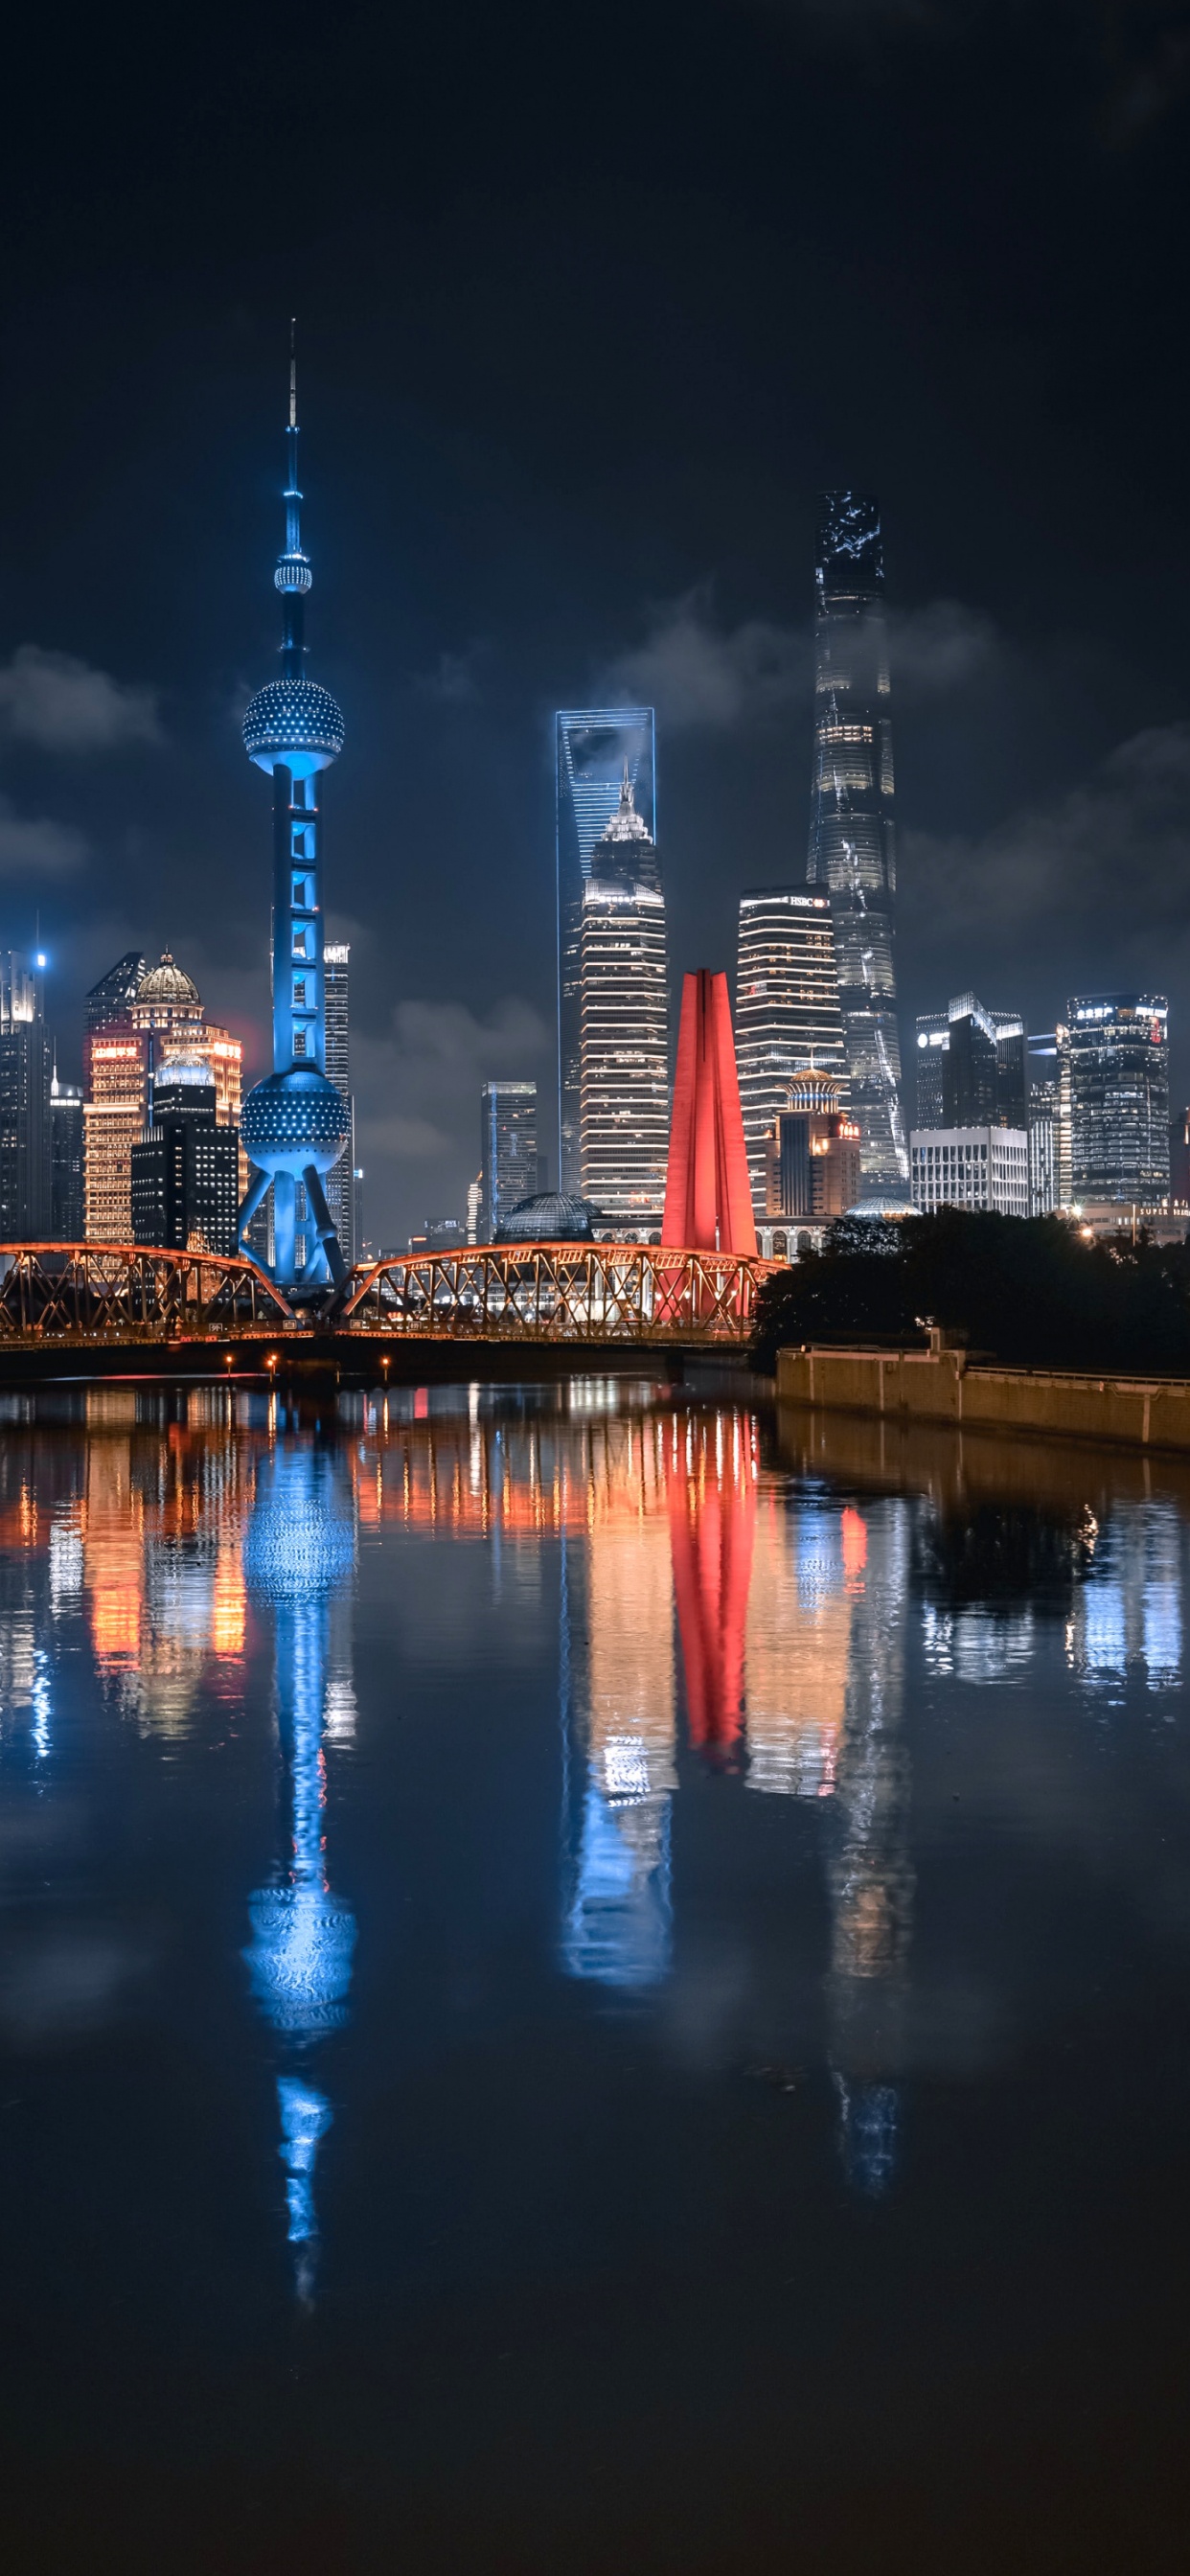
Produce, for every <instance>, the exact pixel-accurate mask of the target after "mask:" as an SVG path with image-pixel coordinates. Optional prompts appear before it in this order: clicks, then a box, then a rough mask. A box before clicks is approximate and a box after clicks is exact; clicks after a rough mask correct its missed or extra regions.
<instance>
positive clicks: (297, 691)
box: [239, 351, 349, 1294]
mask: <svg viewBox="0 0 1190 2576" xmlns="http://www.w3.org/2000/svg"><path fill="white" fill-rule="evenodd" d="M287 445H288V464H289V475H288V481H287V483H286V489H285V544H284V547H283V549H282V551H281V554H280V555H279V556H278V558H277V568H276V571H275V572H274V574H273V586H274V589H275V590H276V591H277V592H278V593H279V595H280V599H281V604H282V642H281V678H280V679H279V680H270V681H268V682H267V683H266V685H265V687H264V688H263V689H258V690H257V692H256V695H255V697H254V698H253V699H252V700H251V702H250V704H249V707H248V711H247V714H246V715H245V717H244V749H245V751H246V752H247V754H248V758H249V760H251V761H252V762H254V763H255V766H256V767H257V768H258V769H263V770H265V771H266V772H267V773H268V774H269V775H270V776H271V778H272V782H273V1070H272V1072H271V1074H268V1075H266V1077H265V1080H264V1081H263V1082H258V1083H256V1084H255V1086H254V1088H253V1089H252V1090H251V1091H250V1092H249V1094H248V1097H247V1099H246V1101H245V1102H244V1106H243V1112H242V1116H241V1121H240V1132H241V1134H242V1137H243V1141H244V1147H245V1150H246V1152H247V1154H248V1156H249V1159H250V1160H251V1162H252V1163H253V1165H254V1166H255V1172H254V1177H253V1180H252V1183H251V1186H250V1188H249V1190H248V1191H247V1194H246V1196H245V1198H244V1201H243V1204H242V1206H241V1208H240V1218H239V1240H240V1241H241V1242H245V1241H246V1239H247V1235H248V1228H249V1226H250V1225H251V1222H252V1219H253V1217H254V1216H255V1214H256V1211H257V1208H258V1207H259V1206H260V1205H261V1203H262V1201H263V1199H264V1197H265V1195H266V1193H267V1191H268V1188H269V1184H270V1182H271V1183H272V1197H273V1232H272V1241H273V1262H272V1268H273V1276H274V1277H275V1278H276V1280H277V1281H278V1283H279V1284H280V1286H282V1287H283V1288H285V1289H286V1290H287V1291H289V1292H290V1293H291V1294H292V1292H293V1291H294V1290H297V1291H299V1292H304V1291H306V1290H310V1289H314V1290H317V1289H319V1288H321V1287H323V1286H324V1285H325V1283H326V1281H327V1279H328V1277H329V1278H330V1279H332V1280H334V1282H335V1284H336V1286H338V1285H339V1284H341V1282H342V1281H343V1280H344V1278H345V1277H346V1273H347V1265H346V1263H345V1261H344V1259H343V1253H342V1249H341V1246H340V1243H339V1238H338V1235H337V1233H336V1232H335V1225H334V1220H333V1218H332V1216H331V1213H330V1210H329V1208H328V1206H327V1203H326V1193H325V1191H324V1189H323V1185H322V1184H323V1175H324V1174H325V1173H327V1172H330V1171H333V1169H334V1166H335V1164H336V1163H337V1162H338V1160H339V1157H340V1155H341V1153H342V1151H343V1148H344V1145H345V1144H346V1143H347V1141H348V1124H349V1122H348V1119H347V1116H346V1113H345V1111H344V1108H343V1103H342V1100H341V1099H340V1097H339V1094H338V1092H337V1090H336V1089H335V1086H334V1084H333V1083H332V1082H328V1080H327V1075H326V1016H325V1005H324V992H323V977H324V972H325V969H324V967H323V961H322V945H323V941H322V923H323V901H322V873H321V862H322V822H321V816H320V813H319V808H318V803H317V799H316V796H315V792H314V781H315V778H316V777H317V775H318V772H319V771H320V770H323V769H328V768H329V767H330V764H331V762H332V761H333V760H337V759H338V757H339V753H340V752H341V750H342V748H343V718H342V716H341V714H340V712H339V709H338V707H337V706H336V704H335V701H334V699H333V698H332V697H331V695H330V693H329V691H328V690H326V689H322V688H319V687H318V685H317V683H316V682H315V681H313V680H308V679H307V678H306V677H305V672H304V668H303V665H304V662H305V655H306V644H305V601H306V593H307V591H308V590H309V589H310V586H311V583H312V581H313V578H314V576H313V574H312V572H311V570H310V561H309V557H308V555H307V554H306V553H305V551H304V549H303V546H302V538H301V519H300V512H301V499H302V495H301V491H300V489H299V486H298V477H297V463H298V422H297V371H296V368H295V366H294V362H293V356H292V351H291V355H290V362H289V425H288V430H287Z"/></svg>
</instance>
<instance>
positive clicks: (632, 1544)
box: [561, 1417, 676, 1987]
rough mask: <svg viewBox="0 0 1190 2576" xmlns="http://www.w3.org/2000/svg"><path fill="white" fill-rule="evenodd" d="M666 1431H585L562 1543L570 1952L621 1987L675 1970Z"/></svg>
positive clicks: (573, 1960) (566, 1942)
mask: <svg viewBox="0 0 1190 2576" xmlns="http://www.w3.org/2000/svg"><path fill="white" fill-rule="evenodd" d="M666 1429H667V1426H665V1425H663V1424H662V1423H661V1422H660V1421H657V1420H650V1419H648V1418H647V1417H646V1418H645V1419H644V1420H637V1421H631V1420H629V1421H610V1422H604V1423H600V1424H598V1425H597V1426H595V1427H593V1428H592V1429H591V1430H590V1431H588V1432H587V1433H586V1434H585V1436H584V1450H585V1457H584V1466H585V1471H586V1474H585V1513H584V1519H585V1529H584V1528H583V1527H582V1525H581V1524H580V1528H579V1529H578V1530H577V1531H576V1530H575V1529H574V1525H573V1519H572V1518H571V1516H570V1515H568V1516H567V1518H568V1520H569V1522H570V1534H569V1535H565V1534H564V1536H563V1542H562V1640H561V1671H562V1726H563V1759H564V1763H565V1766H566V1778H567V1798H566V1817H565V1839H566V1848H565V1852H564V1873H565V1885H564V1894H563V1932H562V1955H563V1962H564V1965H565V1967H566V1968H567V1970H568V1971H569V1973H570V1975H571V1976H575V1977H590V1978H594V1979H596V1980H597V1981H598V1982H599V1983H600V1984H603V1985H610V1986H623V1987H631V1986H647V1985H653V1984H656V1983H657V1982H658V1980H659V1979H661V1978H662V1977H664V1976H665V1975H667V1973H668V1970H669V1964H670V1931H671V1926H670V1885H669V1873H670V1853H669V1836H670V1801H671V1796H672V1793H673V1790H674V1788H675V1786H676V1780H675V1775H674V1767H673V1757H674V1658H673V1607H672V1599H673V1596H672V1589H671V1578H670V1552H669V1527H668V1522H667V1518H666V1513H665V1454H664V1453H665V1439H666ZM572 1765H573V1766H574V1768H573V1769H572ZM576 1772H580V1773H581V1776H575V1775H576Z"/></svg>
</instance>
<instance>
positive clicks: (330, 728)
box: [244, 680, 343, 778]
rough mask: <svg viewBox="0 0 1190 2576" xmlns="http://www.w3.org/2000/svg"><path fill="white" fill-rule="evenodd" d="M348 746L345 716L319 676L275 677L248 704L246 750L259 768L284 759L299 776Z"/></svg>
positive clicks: (305, 775) (325, 764)
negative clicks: (289, 678)
mask: <svg viewBox="0 0 1190 2576" xmlns="http://www.w3.org/2000/svg"><path fill="white" fill-rule="evenodd" d="M342 748H343V718H342V716H341V715H340V713H339V709H338V707H337V706H336V704H335V701H334V699H333V698H332V696H331V693H330V690H329V689H320V688H319V686H318V682H317V681H316V680H270V681H268V683H267V685H266V686H265V687H264V688H263V689H258V690H257V692H256V695H255V697H254V698H251V699H250V700H249V703H248V712H247V714H246V716H245V718H244V749H245V751H246V752H247V754H248V758H249V760H254V761H255V763H256V766H257V768H258V769H269V770H272V769H276V768H277V767H278V766H279V764H280V763H281V762H282V761H283V762H284V764H285V767H286V768H287V769H290V770H292V772H293V775H294V777H295V778H308V777H309V776H310V774H311V771H312V770H315V769H326V768H327V767H328V766H329V764H330V762H331V761H332V760H337V759H338V757H339V754H340V752H341V751H342Z"/></svg>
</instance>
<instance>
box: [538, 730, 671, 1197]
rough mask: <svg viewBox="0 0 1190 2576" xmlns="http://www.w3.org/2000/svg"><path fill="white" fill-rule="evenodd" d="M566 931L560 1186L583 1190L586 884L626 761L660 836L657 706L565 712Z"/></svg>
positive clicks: (560, 872)
mask: <svg viewBox="0 0 1190 2576" xmlns="http://www.w3.org/2000/svg"><path fill="white" fill-rule="evenodd" d="M554 724H555V762H556V797H557V805H556V870H557V933H558V1153H559V1177H558V1187H559V1189H561V1190H563V1191H564V1192H567V1193H568V1194H570V1195H571V1196H573V1195H575V1194H577V1192H578V1191H579V1190H580V1189H581V1187H582V1071H581V1046H582V995H581V953H580V952H581V944H582V910H583V887H584V885H585V884H586V881H587V879H588V877H589V876H590V873H591V855H592V852H593V850H594V848H595V844H596V842H597V841H598V840H601V839H602V837H603V834H604V832H605V831H606V830H607V826H608V824H609V823H610V822H611V819H612V816H613V815H614V814H615V812H616V811H617V808H618V806H619V802H620V787H621V783H622V780H623V775H624V764H625V762H627V764H628V778H629V783H630V785H631V787H632V790H633V794H634V797H635V800H636V810H637V813H638V814H639V815H640V816H641V817H642V819H643V821H644V823H645V824H646V826H647V829H648V833H649V838H650V840H651V841H653V842H655V841H656V839H657V800H656V794H655V789H654V740H653V710H652V708H651V707H582V708H577V709H563V710H562V711H561V712H560V713H559V714H558V715H557V716H556V717H555V720H554Z"/></svg>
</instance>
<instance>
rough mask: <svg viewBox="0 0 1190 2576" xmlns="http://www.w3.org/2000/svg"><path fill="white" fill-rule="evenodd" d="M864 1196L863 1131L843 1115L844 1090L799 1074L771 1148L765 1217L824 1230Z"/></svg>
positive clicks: (768, 1147) (767, 1154)
mask: <svg viewBox="0 0 1190 2576" xmlns="http://www.w3.org/2000/svg"><path fill="white" fill-rule="evenodd" d="M859 1195H860V1159H859V1130H858V1128H857V1127H856V1125H855V1121H854V1119H851V1118H846V1117H844V1115H843V1112H842V1106H841V1103H840V1098H839V1086H838V1084H837V1083H836V1082H832V1080H831V1078H830V1075H829V1074H823V1073H799V1074H795V1075H794V1078H793V1080H792V1082H791V1083H790V1085H789V1089H788V1093H787V1097H786V1105H785V1107H784V1108H782V1109H779V1110H778V1112H777V1115H776V1117H775V1119H774V1120H773V1125H772V1130H771V1133H770V1135H769V1137H768V1140H767V1143H766V1146H765V1206H764V1214H765V1215H766V1216H768V1217H804V1218H809V1219H811V1220H816V1221H817V1222H818V1223H819V1224H821V1223H822V1222H824V1220H826V1219H829V1218H831V1217H836V1216H843V1215H844V1214H845V1212H846V1210H847V1209H848V1208H849V1207H852V1206H853V1205H854V1203H855V1201H856V1199H857V1198H858V1197H859Z"/></svg>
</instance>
